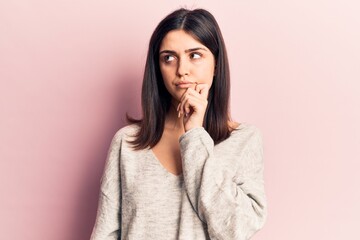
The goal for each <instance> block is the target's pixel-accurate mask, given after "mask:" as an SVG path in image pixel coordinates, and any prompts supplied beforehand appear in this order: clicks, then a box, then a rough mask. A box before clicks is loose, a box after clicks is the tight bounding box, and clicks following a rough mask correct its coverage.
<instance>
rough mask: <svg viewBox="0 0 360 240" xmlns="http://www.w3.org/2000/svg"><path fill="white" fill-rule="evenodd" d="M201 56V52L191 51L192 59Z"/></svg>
mask: <svg viewBox="0 0 360 240" xmlns="http://www.w3.org/2000/svg"><path fill="white" fill-rule="evenodd" d="M201 56H202V54H201V53H197V52H194V53H191V58H192V59H199V58H201Z"/></svg>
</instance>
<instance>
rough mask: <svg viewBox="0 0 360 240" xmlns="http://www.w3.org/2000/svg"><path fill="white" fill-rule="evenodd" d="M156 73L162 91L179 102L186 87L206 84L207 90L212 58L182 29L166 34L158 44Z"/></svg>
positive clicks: (213, 61) (213, 68)
mask: <svg viewBox="0 0 360 240" xmlns="http://www.w3.org/2000/svg"><path fill="white" fill-rule="evenodd" d="M159 65H160V71H161V74H162V77H163V80H164V84H165V87H166V89H167V90H168V91H169V93H170V94H171V96H172V97H173V100H175V101H179V100H180V99H181V96H182V95H183V94H184V92H185V91H186V89H187V88H189V87H191V88H195V84H194V83H197V84H200V83H206V84H208V85H209V88H210V87H211V84H212V81H213V77H214V74H215V58H214V55H213V54H212V53H211V51H210V50H209V49H208V48H207V47H206V46H204V45H203V44H202V43H200V42H199V41H198V40H196V39H195V38H193V37H192V36H191V35H190V34H188V33H186V32H185V31H184V30H172V31H170V32H168V33H167V34H166V35H165V37H164V39H163V40H162V42H161V45H160V51H159Z"/></svg>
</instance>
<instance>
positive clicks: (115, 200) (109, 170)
mask: <svg viewBox="0 0 360 240" xmlns="http://www.w3.org/2000/svg"><path fill="white" fill-rule="evenodd" d="M120 145H121V137H120V133H119V132H117V133H116V134H115V136H114V137H113V139H112V141H111V145H110V148H109V150H108V155H107V159H106V164H105V168H104V172H103V175H102V178H101V180H100V182H101V187H100V194H99V203H98V209H97V216H96V221H95V225H94V228H93V231H92V234H91V238H90V240H115V239H118V238H119V236H120V235H121V229H120V226H121V212H120V206H121V190H120V161H119V156H120Z"/></svg>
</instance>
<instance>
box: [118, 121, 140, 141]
mask: <svg viewBox="0 0 360 240" xmlns="http://www.w3.org/2000/svg"><path fill="white" fill-rule="evenodd" d="M139 128H140V127H139V126H138V125H137V124H129V125H126V126H124V127H122V128H120V129H118V130H117V131H116V132H115V134H114V137H113V140H112V142H113V143H115V142H120V141H122V140H127V141H128V140H131V139H132V138H133V137H134V136H135V134H136V133H137V132H138V130H139Z"/></svg>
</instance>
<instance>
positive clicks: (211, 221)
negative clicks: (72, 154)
mask: <svg viewBox="0 0 360 240" xmlns="http://www.w3.org/2000/svg"><path fill="white" fill-rule="evenodd" d="M138 128H139V127H138V126H136V125H135V124H132V125H128V126H126V127H123V128H121V129H120V130H118V131H117V132H116V134H115V136H114V137H113V139H112V142H111V145H110V148H109V151H108V155H107V159H106V164H105V168H104V172H103V175H102V178H101V180H100V183H101V187H100V193H99V203H98V209H97V216H96V221H95V224H94V227H93V231H92V234H91V240H111V239H121V240H125V239H126V240H132V239H136V240H138V239H155V240H163V239H164V240H165V239H166V240H172V239H184V240H192V239H194V240H202V239H224V240H232V239H234V240H235V239H236V240H246V239H250V237H251V236H253V235H254V234H255V233H256V232H257V231H258V230H260V229H261V228H262V227H263V226H264V223H265V221H266V216H267V204H266V196H265V188H264V180H263V171H264V162H263V144H262V134H261V132H260V130H259V129H258V128H257V127H255V126H254V125H252V124H249V123H241V124H240V125H239V126H238V127H237V128H236V129H235V130H234V131H233V132H232V133H231V135H230V137H229V138H227V139H226V140H224V141H222V142H220V143H218V144H216V145H214V141H213V140H212V138H211V137H210V135H209V134H208V132H207V131H206V130H205V129H204V128H203V127H196V128H192V129H190V130H189V131H187V132H185V133H184V134H183V135H182V136H181V137H180V138H179V143H180V153H181V159H182V169H183V171H182V174H180V175H174V174H173V173H170V172H169V171H168V170H167V169H165V167H163V165H162V164H161V163H160V161H159V160H158V159H157V158H156V156H155V155H154V153H153V151H152V150H151V149H150V148H148V149H143V150H134V149H133V148H132V145H131V144H129V143H128V142H127V141H128V140H132V139H133V135H134V134H135V133H136V131H137V130H138Z"/></svg>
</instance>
